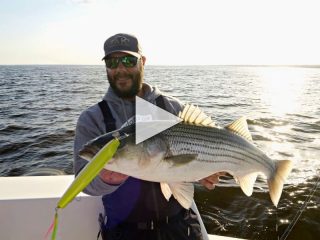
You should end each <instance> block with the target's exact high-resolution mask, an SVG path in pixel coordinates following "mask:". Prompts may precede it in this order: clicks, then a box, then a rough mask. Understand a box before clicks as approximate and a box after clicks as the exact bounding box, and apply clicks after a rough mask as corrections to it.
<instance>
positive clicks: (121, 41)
mask: <svg viewBox="0 0 320 240" xmlns="http://www.w3.org/2000/svg"><path fill="white" fill-rule="evenodd" d="M129 43H130V40H129V39H128V38H126V37H123V36H119V37H115V38H114V39H111V40H110V41H109V43H108V46H109V47H115V46H129Z"/></svg>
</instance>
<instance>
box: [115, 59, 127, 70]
mask: <svg viewBox="0 0 320 240" xmlns="http://www.w3.org/2000/svg"><path fill="white" fill-rule="evenodd" d="M115 70H116V71H124V70H125V71H126V70H127V68H126V67H125V66H123V64H122V62H121V61H120V62H119V64H118V66H117V67H116V69H115Z"/></svg>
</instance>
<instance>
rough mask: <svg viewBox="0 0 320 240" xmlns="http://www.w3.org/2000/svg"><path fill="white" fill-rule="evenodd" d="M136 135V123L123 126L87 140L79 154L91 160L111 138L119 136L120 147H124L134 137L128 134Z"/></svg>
mask: <svg viewBox="0 0 320 240" xmlns="http://www.w3.org/2000/svg"><path fill="white" fill-rule="evenodd" d="M134 135H135V124H131V125H127V126H123V127H122V128H120V129H117V130H115V131H112V132H108V133H105V134H103V135H100V136H98V137H97V138H95V139H92V140H90V141H89V142H87V143H86V144H85V145H84V146H83V147H82V148H81V149H80V151H79V153H78V154H79V156H80V157H82V158H83V159H85V160H87V161H91V160H92V158H93V157H94V156H95V155H96V154H97V153H98V152H99V151H100V150H101V149H102V148H103V147H104V146H105V145H106V144H107V143H109V142H110V141H111V140H113V139H115V138H118V139H119V141H120V146H119V149H121V148H122V147H124V146H125V145H126V144H127V143H128V142H130V141H131V139H132V138H128V136H134Z"/></svg>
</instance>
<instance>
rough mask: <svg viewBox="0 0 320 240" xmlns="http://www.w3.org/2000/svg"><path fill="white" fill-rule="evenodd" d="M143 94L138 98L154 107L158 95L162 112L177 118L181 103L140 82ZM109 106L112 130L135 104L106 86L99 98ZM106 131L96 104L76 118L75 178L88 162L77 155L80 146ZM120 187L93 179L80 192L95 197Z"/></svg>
mask: <svg viewBox="0 0 320 240" xmlns="http://www.w3.org/2000/svg"><path fill="white" fill-rule="evenodd" d="M144 90H145V95H144V96H142V98H143V99H145V100H146V101H148V102H151V103H153V104H155V99H156V98H157V97H158V96H160V95H162V96H163V97H164V103H165V107H166V110H167V111H168V112H171V113H172V114H175V115H178V113H179V111H180V110H181V109H182V107H183V105H182V103H181V102H180V101H179V100H177V99H176V98H173V97H170V96H166V95H165V94H163V93H161V92H160V90H159V89H158V88H156V87H151V86H150V85H148V84H146V83H144ZM103 99H104V100H106V101H107V103H108V104H109V107H110V110H111V113H112V116H113V118H114V119H115V121H116V127H117V128H120V127H121V126H122V124H123V123H125V122H126V121H127V120H128V119H129V118H130V117H132V116H133V115H134V113H135V102H132V101H128V100H124V99H122V98H119V97H118V96H117V95H116V94H115V93H114V92H113V90H112V88H110V87H109V89H108V91H107V93H106V95H105V96H104V97H103ZM105 132H106V130H105V122H104V119H103V115H102V112H101V110H100V107H99V106H98V104H95V105H93V106H91V107H89V108H88V109H86V110H85V111H83V112H82V113H81V115H80V117H79V119H78V122H77V127H76V135H75V140H74V172H75V175H77V174H78V173H79V172H80V171H81V169H82V168H83V167H84V166H85V165H86V164H87V163H88V162H87V161H86V160H84V159H82V158H81V157H79V156H78V154H77V153H78V152H79V150H80V149H81V147H82V146H83V145H84V144H85V143H87V142H88V141H89V140H91V139H93V138H96V137H98V136H100V135H102V134H104V133H105ZM119 186H120V185H110V184H107V183H105V182H103V181H102V179H101V178H100V177H99V176H97V177H96V178H95V179H94V180H93V181H92V182H91V183H90V184H89V185H88V186H87V187H86V189H84V192H85V193H87V194H90V195H94V196H99V195H105V194H110V193H112V192H113V191H115V190H116V189H117V188H118V187H119Z"/></svg>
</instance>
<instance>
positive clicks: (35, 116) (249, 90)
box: [0, 65, 320, 240]
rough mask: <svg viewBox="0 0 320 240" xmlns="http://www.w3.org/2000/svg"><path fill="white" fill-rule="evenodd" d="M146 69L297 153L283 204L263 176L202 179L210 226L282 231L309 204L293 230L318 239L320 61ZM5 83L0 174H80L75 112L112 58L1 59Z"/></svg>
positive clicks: (97, 89) (99, 90)
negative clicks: (10, 62) (80, 61)
mask: <svg viewBox="0 0 320 240" xmlns="http://www.w3.org/2000/svg"><path fill="white" fill-rule="evenodd" d="M145 79H146V82H148V83H150V84H152V85H156V86H158V87H159V88H160V89H161V90H162V91H163V92H164V93H167V94H170V95H172V96H175V97H177V98H179V99H180V100H182V101H184V102H185V103H193V104H195V105H198V106H199V107H201V108H203V109H204V110H205V112H207V113H208V114H210V115H211V116H212V118H213V119H214V120H215V121H216V122H217V124H219V125H221V126H224V125H226V124H227V123H230V122H231V121H233V120H235V119H237V118H239V117H241V116H246V117H247V119H248V124H249V130H250V131H251V133H252V136H253V140H254V142H255V144H256V145H257V146H258V147H259V148H260V149H261V150H262V151H264V152H265V153H266V154H267V155H269V156H270V157H271V158H273V159H275V160H282V159H290V160H292V161H293V162H294V169H293V172H292V173H291V175H290V176H289V179H288V181H287V183H286V185H285V187H284V191H283V193H282V197H281V200H280V202H279V205H278V208H275V207H274V206H273V205H272V203H271V200H270V198H269V194H268V192H267V186H266V183H265V181H264V180H263V179H262V178H261V179H260V178H259V179H258V181H257V184H256V187H255V191H254V193H253V195H252V196H251V197H247V196H245V195H244V193H242V192H241V190H240V188H239V187H238V186H237V185H236V184H235V182H234V180H233V179H231V178H230V177H225V178H223V179H222V181H221V183H220V184H219V185H218V186H217V187H216V188H215V189H214V190H213V191H208V190H206V189H204V188H203V187H201V186H199V185H197V186H196V189H197V191H196V194H195V199H196V202H197V205H198V208H199V210H200V213H201V215H202V217H203V220H204V222H205V225H206V227H207V230H208V232H209V233H212V234H218V235H225V236H231V237H239V238H246V239H268V240H269V239H278V238H279V239H280V237H281V236H283V234H284V233H285V231H286V229H287V228H288V226H290V227H291V225H290V224H292V222H293V221H294V217H295V216H296V215H297V214H298V213H301V216H300V217H299V219H298V220H297V221H296V223H295V224H294V226H293V228H292V230H291V231H290V234H289V235H288V237H287V239H291V240H298V239H304V240H315V239H319V236H320V209H319V207H320V186H319V185H320V183H319V182H318V181H319V174H320V160H319V156H320V107H319V106H320V104H319V102H320V68H319V67H293V66H292V67H274V66H181V67H177V66H147V67H146V71H145ZM0 86H1V87H0V136H1V138H0V176H21V175H41V174H43V175H48V174H72V173H73V170H72V164H73V160H72V155H73V153H72V146H73V137H74V129H75V124H76V121H77V117H78V116H79V114H80V113H81V111H82V110H84V109H85V108H87V107H88V106H90V105H92V104H95V103H96V102H97V101H100V99H101V98H102V96H103V95H104V93H105V91H106V89H107V87H108V83H107V80H106V76H105V69H104V66H73V65H71V66H67V65H66V66H59V65H56V66H41V65H30V66H0ZM308 197H309V198H310V199H309V201H308V204H305V201H306V199H307V198H308Z"/></svg>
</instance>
